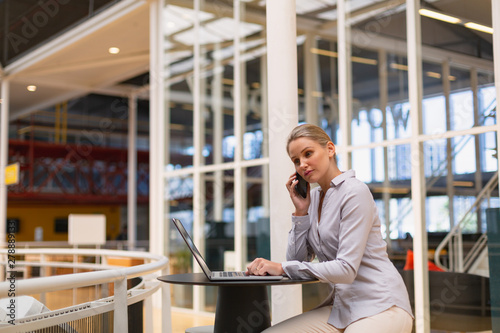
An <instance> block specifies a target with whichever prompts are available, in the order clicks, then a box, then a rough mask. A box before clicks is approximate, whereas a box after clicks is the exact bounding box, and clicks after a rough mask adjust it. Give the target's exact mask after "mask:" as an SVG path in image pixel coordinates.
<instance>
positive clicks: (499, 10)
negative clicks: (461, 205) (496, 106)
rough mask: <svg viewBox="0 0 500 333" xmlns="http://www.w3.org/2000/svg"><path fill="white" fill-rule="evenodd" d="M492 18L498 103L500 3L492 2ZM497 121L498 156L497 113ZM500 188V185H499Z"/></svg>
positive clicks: (499, 141) (499, 127) (499, 128)
mask: <svg viewBox="0 0 500 333" xmlns="http://www.w3.org/2000/svg"><path fill="white" fill-rule="evenodd" d="M491 17H492V20H493V31H496V33H493V65H494V69H495V90H496V98H497V101H499V100H500V33H499V32H500V3H499V2H498V0H491ZM496 118H497V119H496V120H497V123H496V125H497V154H498V151H499V150H500V114H499V112H497V113H496ZM497 160H498V172H500V158H498V159H497ZM499 186H500V185H499Z"/></svg>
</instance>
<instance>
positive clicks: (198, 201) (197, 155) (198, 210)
mask: <svg viewBox="0 0 500 333" xmlns="http://www.w3.org/2000/svg"><path fill="white" fill-rule="evenodd" d="M201 1H202V0H195V1H194V3H193V4H194V11H195V17H194V28H193V30H194V44H193V54H194V56H193V62H194V64H193V73H194V75H193V85H192V94H193V144H194V156H193V167H194V174H193V214H194V216H193V218H194V220H193V238H194V239H193V240H194V242H195V244H197V245H198V247H199V249H200V251H201V252H202V253H205V234H204V225H203V224H204V223H203V220H204V219H203V215H204V206H203V204H202V203H203V198H202V196H205V191H203V185H202V182H203V177H202V175H201V173H200V171H199V167H200V166H201V163H202V159H203V155H202V149H203V147H202V129H201V119H202V118H201V117H202V115H201V81H200V77H201V75H200V71H201V69H200V66H201V46H200V15H199V13H200V11H201ZM193 271H194V272H201V269H200V267H199V265H197V264H196V263H193ZM203 290H204V289H203V287H201V286H193V309H194V310H195V311H202V310H203V308H204V304H205V302H204V299H205V298H204V292H203Z"/></svg>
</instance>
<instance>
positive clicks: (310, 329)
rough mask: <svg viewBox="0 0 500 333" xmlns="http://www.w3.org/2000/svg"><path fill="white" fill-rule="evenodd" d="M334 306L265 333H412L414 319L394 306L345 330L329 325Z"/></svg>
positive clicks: (324, 307)
mask: <svg viewBox="0 0 500 333" xmlns="http://www.w3.org/2000/svg"><path fill="white" fill-rule="evenodd" d="M331 312H332V306H331V305H330V306H323V307H321V308H318V309H314V310H311V311H308V312H305V313H303V314H301V315H298V316H295V317H292V318H290V319H287V320H285V321H283V322H281V323H279V324H276V325H274V326H272V327H269V328H268V329H267V330H265V331H264V332H265V333H281V332H282V333H294V332H296V333H299V332H300V333H304V332H307V333H323V332H328V333H366V332H370V333H410V332H411V330H412V326H413V319H412V317H411V316H410V315H409V314H408V312H406V311H405V310H403V309H401V308H398V307H396V306H393V307H392V308H390V309H388V310H385V311H384V312H381V313H379V314H376V315H374V316H371V317H367V318H363V319H360V320H358V321H355V322H354V323H352V324H351V325H349V326H347V327H346V328H345V329H337V328H335V327H333V326H332V325H330V324H328V322H327V321H328V318H329V317H330V313H331Z"/></svg>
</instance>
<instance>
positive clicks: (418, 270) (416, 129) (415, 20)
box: [406, 0, 430, 333]
mask: <svg viewBox="0 0 500 333" xmlns="http://www.w3.org/2000/svg"><path fill="white" fill-rule="evenodd" d="M418 10H419V0H407V1H406V31H407V40H408V89H409V96H410V110H411V111H410V117H411V118H410V119H411V126H412V128H411V130H412V142H411V199H412V204H413V221H414V225H415V231H414V233H413V252H414V262H415V270H414V279H415V320H416V321H415V325H416V332H417V333H429V332H430V308H429V276H428V268H427V256H428V255H427V229H426V221H425V176H424V158H423V144H422V143H421V142H420V141H419V135H420V134H421V130H422V96H423V93H422V90H423V88H422V43H421V29H420V16H419V13H418Z"/></svg>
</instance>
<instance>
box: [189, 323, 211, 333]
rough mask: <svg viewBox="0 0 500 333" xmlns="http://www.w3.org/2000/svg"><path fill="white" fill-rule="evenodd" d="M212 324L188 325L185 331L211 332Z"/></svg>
mask: <svg viewBox="0 0 500 333" xmlns="http://www.w3.org/2000/svg"><path fill="white" fill-rule="evenodd" d="M213 332H214V326H213V325H209V326H198V327H190V328H187V329H186V333H213Z"/></svg>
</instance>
